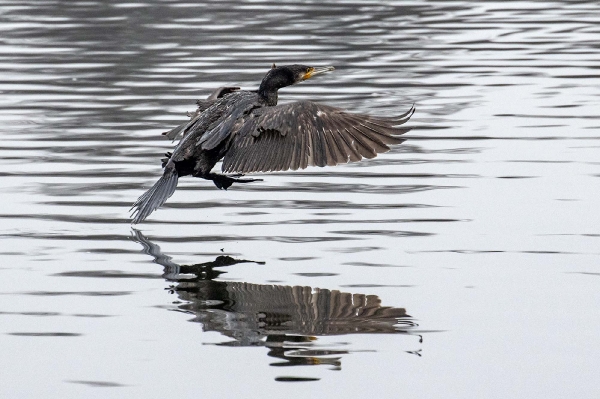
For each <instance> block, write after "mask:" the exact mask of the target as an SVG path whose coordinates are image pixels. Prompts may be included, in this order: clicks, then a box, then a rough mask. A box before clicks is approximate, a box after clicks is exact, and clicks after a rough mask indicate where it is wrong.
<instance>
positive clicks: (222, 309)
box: [133, 230, 415, 346]
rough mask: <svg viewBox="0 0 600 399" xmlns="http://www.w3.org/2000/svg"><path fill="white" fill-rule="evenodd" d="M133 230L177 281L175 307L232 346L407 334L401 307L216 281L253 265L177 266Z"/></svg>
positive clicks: (373, 299)
mask: <svg viewBox="0 0 600 399" xmlns="http://www.w3.org/2000/svg"><path fill="white" fill-rule="evenodd" d="M133 232H134V233H133V234H134V236H133V239H134V240H135V241H136V242H138V243H140V244H141V245H142V246H143V247H144V253H146V254H148V255H150V256H152V257H153V258H154V261H155V262H156V263H158V264H160V265H163V266H164V274H163V277H164V278H166V279H167V280H168V281H172V282H176V283H177V285H176V286H174V287H172V290H173V292H176V293H177V295H178V296H179V298H181V299H182V300H184V301H186V303H185V304H182V305H180V306H179V309H181V310H184V311H187V312H189V313H191V314H193V315H195V318H194V319H193V321H198V322H201V323H202V324H203V326H204V329H205V330H207V331H218V332H220V333H222V334H224V335H227V336H229V337H232V338H234V339H235V340H236V341H235V342H234V343H233V344H234V345H241V346H248V345H257V344H259V343H261V342H262V341H261V340H262V339H263V338H264V337H265V336H272V335H277V336H280V335H289V334H293V335H303V336H314V335H341V334H356V333H362V334H368V333H372V334H394V333H409V331H410V330H411V329H412V327H414V326H415V323H414V322H413V321H412V318H411V317H410V316H409V315H408V314H406V310H405V309H403V308H394V307H390V306H382V304H381V300H380V299H379V297H378V296H376V295H363V294H352V293H348V292H340V291H337V290H328V289H320V288H312V287H300V286H288V285H273V284H252V283H247V282H234V281H217V280H214V279H215V278H217V277H219V275H220V274H222V273H224V272H223V271H219V270H215V269H214V268H220V267H223V266H231V265H234V264H239V263H245V262H252V261H248V260H240V259H234V258H231V257H229V256H223V255H221V256H219V257H217V259H215V260H214V261H212V262H206V263H199V264H195V265H179V264H177V263H174V262H173V261H172V260H171V257H169V256H167V255H165V254H163V253H162V252H161V250H160V247H159V246H158V245H156V244H154V243H152V242H151V241H150V240H148V239H147V238H146V237H145V236H144V235H143V234H142V233H141V232H140V231H137V230H133ZM254 263H260V262H254Z"/></svg>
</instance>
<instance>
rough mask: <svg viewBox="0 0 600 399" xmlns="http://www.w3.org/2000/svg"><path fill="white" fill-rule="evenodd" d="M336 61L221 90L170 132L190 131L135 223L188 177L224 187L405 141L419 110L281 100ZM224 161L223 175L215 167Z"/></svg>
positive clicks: (371, 153)
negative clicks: (392, 114) (393, 112)
mask: <svg viewBox="0 0 600 399" xmlns="http://www.w3.org/2000/svg"><path fill="white" fill-rule="evenodd" d="M333 69H334V68H333V67H331V66H326V67H310V66H306V65H286V66H280V67H276V66H275V64H273V67H272V68H271V69H270V70H269V72H268V73H267V74H266V75H265V77H264V78H263V80H262V82H261V84H260V87H259V88H258V90H257V91H245V90H238V88H237V87H226V88H220V89H218V90H217V91H215V92H214V93H213V94H212V95H211V96H210V97H209V98H208V99H207V100H201V101H199V102H198V105H199V107H198V110H197V111H196V113H194V114H193V115H191V119H190V121H189V122H186V123H184V124H183V125H181V126H178V127H176V128H175V129H173V130H171V131H169V132H166V133H165V134H166V135H167V137H169V138H173V139H174V138H176V137H177V136H178V135H179V134H180V133H181V134H183V138H182V140H181V141H180V142H179V144H178V145H177V147H175V150H174V151H173V153H172V154H171V153H167V154H166V155H167V158H165V159H163V167H164V172H163V176H162V177H161V178H160V179H159V180H158V181H157V182H156V183H155V184H154V186H152V188H150V189H149V190H148V191H147V192H146V193H145V194H143V195H142V196H141V197H139V198H138V200H137V201H136V202H135V203H134V204H133V206H132V208H131V209H133V210H134V211H133V215H132V216H133V220H132V223H133V224H137V223H140V222H142V221H143V220H144V219H146V218H147V217H148V216H149V215H150V214H151V213H152V212H153V211H154V210H156V209H157V208H158V207H160V206H161V205H163V204H164V203H165V201H166V200H167V199H168V198H169V197H170V196H171V195H172V194H173V192H174V191H175V189H176V187H177V180H178V179H179V177H181V176H187V175H192V176H194V177H201V178H203V179H207V180H212V181H213V182H214V184H215V185H216V186H217V187H218V188H220V189H225V190H226V189H227V188H228V187H230V186H231V185H232V184H233V183H249V182H253V181H257V180H259V179H241V178H240V176H243V174H245V173H251V172H269V171H282V170H287V169H292V170H297V169H304V168H306V167H307V166H326V165H329V166H333V165H337V164H340V163H347V162H356V161H360V160H361V159H362V158H374V157H375V156H376V155H377V154H378V153H382V152H386V151H389V149H390V148H389V147H388V145H389V144H400V143H402V142H403V141H404V140H403V139H400V138H399V137H398V136H399V135H401V134H404V133H406V132H407V131H408V130H410V129H407V128H398V127H395V126H398V125H402V124H403V123H405V122H406V121H408V119H409V118H410V117H411V116H412V114H413V112H414V107H411V109H410V110H409V111H408V112H406V113H404V114H402V115H400V116H399V117H396V118H385V117H374V116H370V115H361V114H350V113H346V112H344V111H343V110H342V109H339V108H334V107H330V106H328V105H322V104H318V103H315V102H311V101H298V102H294V103H289V104H282V105H277V92H278V90H279V89H281V88H283V87H286V86H291V85H293V84H296V83H300V82H302V81H305V80H307V79H310V78H311V77H313V76H316V75H320V74H322V73H324V72H328V71H332V70H333ZM221 159H223V165H222V168H221V169H222V171H223V172H229V173H237V174H236V175H229V176H227V175H223V174H218V173H212V172H211V169H212V168H213V167H214V166H215V164H216V163H217V162H218V161H219V160H221Z"/></svg>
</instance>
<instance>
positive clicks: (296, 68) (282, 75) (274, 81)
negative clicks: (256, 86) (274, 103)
mask: <svg viewBox="0 0 600 399" xmlns="http://www.w3.org/2000/svg"><path fill="white" fill-rule="evenodd" d="M334 69H335V68H334V67H332V66H325V67H311V66H307V65H298V64H295V65H283V66H279V67H278V66H275V64H273V66H272V67H271V70H269V72H267V74H266V75H265V77H264V78H263V80H262V83H261V87H263V88H270V89H275V90H278V89H281V88H282V87H286V86H291V85H294V84H296V83H300V82H303V81H305V80H307V79H310V78H312V77H313V76H316V75H320V74H322V73H325V72H329V71H333V70H334Z"/></svg>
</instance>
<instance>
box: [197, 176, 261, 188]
mask: <svg viewBox="0 0 600 399" xmlns="http://www.w3.org/2000/svg"><path fill="white" fill-rule="evenodd" d="M238 176H243V175H232V176H227V175H221V174H218V173H208V174H206V175H204V176H200V177H202V178H204V179H207V180H212V181H213V183H215V186H217V188H219V189H221V190H227V189H228V188H229V187H231V185H232V184H233V183H251V182H253V181H262V179H239V178H237V177H238Z"/></svg>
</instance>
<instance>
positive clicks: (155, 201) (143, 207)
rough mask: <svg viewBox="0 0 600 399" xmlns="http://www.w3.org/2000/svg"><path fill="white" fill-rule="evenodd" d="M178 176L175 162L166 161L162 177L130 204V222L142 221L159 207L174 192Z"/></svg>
mask: <svg viewBox="0 0 600 399" xmlns="http://www.w3.org/2000/svg"><path fill="white" fill-rule="evenodd" d="M178 178H179V176H178V175H177V169H176V168H175V164H174V163H173V162H168V163H167V165H166V166H165V171H164V173H163V175H162V177H161V178H160V179H158V181H157V182H156V183H155V184H154V186H152V188H150V190H148V191H146V193H144V194H143V195H142V196H141V197H140V198H138V199H137V201H135V203H134V204H133V205H132V207H131V209H130V210H133V213H132V215H131V216H132V218H133V219H132V220H131V224H138V223H140V222H143V221H144V220H145V219H146V218H147V217H148V216H150V214H151V213H152V212H154V211H155V210H156V209H158V208H160V207H161V206H162V205H163V204H164V203H165V202H166V201H167V199H168V198H169V197H170V196H171V195H173V193H174V192H175V189H176V188H177V180H178Z"/></svg>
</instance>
